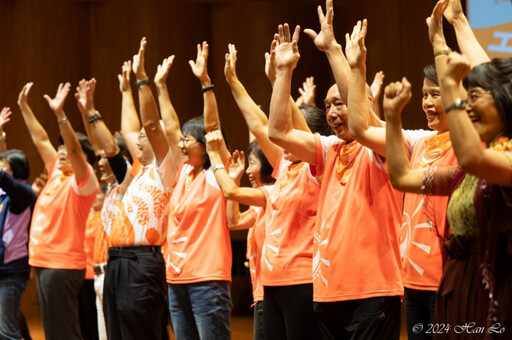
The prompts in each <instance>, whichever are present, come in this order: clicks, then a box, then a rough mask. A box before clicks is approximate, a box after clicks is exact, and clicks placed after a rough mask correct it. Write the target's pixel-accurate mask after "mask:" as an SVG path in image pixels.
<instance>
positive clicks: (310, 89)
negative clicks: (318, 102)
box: [296, 77, 316, 106]
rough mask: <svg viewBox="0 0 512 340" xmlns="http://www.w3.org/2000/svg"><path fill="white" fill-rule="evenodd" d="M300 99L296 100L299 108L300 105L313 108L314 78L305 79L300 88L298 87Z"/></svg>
mask: <svg viewBox="0 0 512 340" xmlns="http://www.w3.org/2000/svg"><path fill="white" fill-rule="evenodd" d="M299 93H300V97H299V98H297V101H296V104H297V106H300V105H302V104H306V105H312V106H315V94H316V85H315V78H314V77H307V78H306V80H305V81H304V82H303V83H302V87H299Z"/></svg>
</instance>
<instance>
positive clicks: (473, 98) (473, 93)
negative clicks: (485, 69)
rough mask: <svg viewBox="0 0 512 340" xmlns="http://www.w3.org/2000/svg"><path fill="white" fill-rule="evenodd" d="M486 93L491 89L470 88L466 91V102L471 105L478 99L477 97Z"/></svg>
mask: <svg viewBox="0 0 512 340" xmlns="http://www.w3.org/2000/svg"><path fill="white" fill-rule="evenodd" d="M486 93H491V91H479V90H470V91H469V92H468V104H469V105H473V104H474V103H475V102H476V101H477V100H478V98H480V97H481V96H482V95H484V94H486Z"/></svg>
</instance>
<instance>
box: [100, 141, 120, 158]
mask: <svg viewBox="0 0 512 340" xmlns="http://www.w3.org/2000/svg"><path fill="white" fill-rule="evenodd" d="M103 151H104V152H105V156H106V157H113V156H115V155H117V154H118V153H119V147H118V146H117V143H116V142H115V141H114V140H112V141H110V142H108V143H106V144H105V145H104V146H103Z"/></svg>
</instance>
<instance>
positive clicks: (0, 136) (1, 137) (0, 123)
mask: <svg viewBox="0 0 512 340" xmlns="http://www.w3.org/2000/svg"><path fill="white" fill-rule="evenodd" d="M11 114H12V112H11V109H10V108H8V107H4V108H3V109H2V111H1V112H0V152H4V151H5V150H7V144H6V142H5V139H6V138H5V131H4V127H5V124H7V123H8V122H9V121H10V120H11V118H9V117H10V116H11Z"/></svg>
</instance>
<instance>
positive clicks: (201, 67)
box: [188, 41, 209, 80]
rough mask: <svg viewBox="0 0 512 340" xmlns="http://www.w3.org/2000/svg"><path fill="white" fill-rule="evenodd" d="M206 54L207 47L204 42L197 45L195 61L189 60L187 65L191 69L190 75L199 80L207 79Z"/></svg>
mask: <svg viewBox="0 0 512 340" xmlns="http://www.w3.org/2000/svg"><path fill="white" fill-rule="evenodd" d="M208 53H209V47H208V43H207V42H206V41H203V44H202V45H201V44H197V57H196V61H195V62H194V61H193V60H189V61H188V63H189V65H190V68H191V69H192V73H194V76H196V78H197V79H199V80H205V79H208V70H207V68H206V66H207V64H208Z"/></svg>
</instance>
